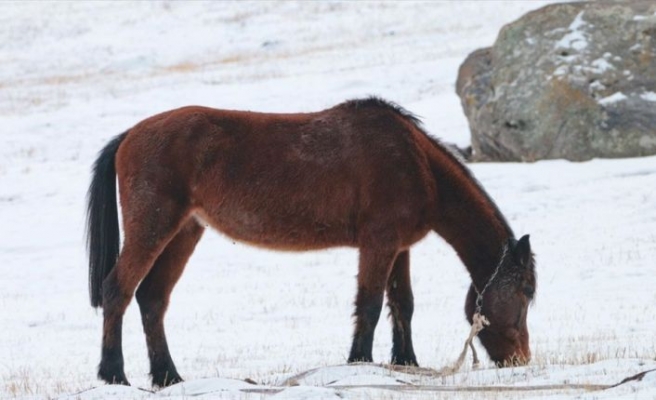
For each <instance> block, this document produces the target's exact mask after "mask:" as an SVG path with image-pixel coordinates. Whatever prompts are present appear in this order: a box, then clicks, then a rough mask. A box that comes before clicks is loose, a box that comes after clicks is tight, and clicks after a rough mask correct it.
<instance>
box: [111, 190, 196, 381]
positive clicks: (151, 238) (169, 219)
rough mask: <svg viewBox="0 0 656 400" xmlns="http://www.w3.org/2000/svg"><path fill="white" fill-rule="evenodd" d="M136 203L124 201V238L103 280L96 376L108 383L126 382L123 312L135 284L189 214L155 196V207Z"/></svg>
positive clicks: (146, 271)
mask: <svg viewBox="0 0 656 400" xmlns="http://www.w3.org/2000/svg"><path fill="white" fill-rule="evenodd" d="M167 203H168V204H167ZM135 205H137V204H135ZM138 205H141V207H134V206H132V207H131V205H130V204H127V205H124V209H123V213H124V215H125V214H126V213H128V212H129V213H130V214H129V218H127V219H126V223H125V226H124V231H125V242H124V244H123V249H122V250H121V254H120V256H119V258H118V262H117V263H116V266H115V267H114V269H112V271H111V272H110V273H109V275H108V276H107V278H105V280H104V281H103V315H104V322H103V340H102V357H101V360H100V366H99V367H98V377H99V378H100V379H102V380H104V381H105V382H107V383H118V384H123V385H129V383H128V380H127V378H126V377H125V372H124V370H123V350H122V343H121V342H122V338H121V334H122V326H123V314H124V313H125V309H126V308H127V306H128V304H129V303H130V300H132V297H133V295H134V292H135V290H136V288H137V285H138V284H139V282H140V281H141V280H142V279H143V278H144V277H145V276H146V275H147V274H148V271H150V269H151V267H152V266H153V263H154V262H155V260H156V259H157V257H158V256H159V255H160V253H161V252H162V250H163V249H164V247H165V246H166V245H167V244H168V242H169V241H170V240H171V239H172V238H173V236H174V235H175V234H176V233H177V231H178V230H179V229H180V226H181V225H182V223H183V221H184V220H185V219H186V218H187V216H188V211H187V210H186V209H185V208H184V207H182V206H180V205H178V204H176V203H175V202H172V201H168V202H167V201H166V200H163V199H160V200H158V202H157V207H155V205H148V206H145V205H143V201H142V202H140V203H139V204H138Z"/></svg>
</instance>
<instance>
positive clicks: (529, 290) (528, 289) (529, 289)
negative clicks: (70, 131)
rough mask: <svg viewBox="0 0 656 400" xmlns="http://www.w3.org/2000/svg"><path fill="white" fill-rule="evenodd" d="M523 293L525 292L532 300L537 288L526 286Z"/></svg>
mask: <svg viewBox="0 0 656 400" xmlns="http://www.w3.org/2000/svg"><path fill="white" fill-rule="evenodd" d="M522 291H523V292H524V294H525V295H526V297H528V298H529V299H532V298H533V295H534V294H535V288H534V287H533V286H531V285H525V286H524V289H522Z"/></svg>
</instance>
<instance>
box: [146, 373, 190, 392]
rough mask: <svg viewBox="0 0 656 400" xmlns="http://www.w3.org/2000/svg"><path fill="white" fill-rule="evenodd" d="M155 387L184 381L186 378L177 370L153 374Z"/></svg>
mask: <svg viewBox="0 0 656 400" xmlns="http://www.w3.org/2000/svg"><path fill="white" fill-rule="evenodd" d="M152 377H153V386H154V387H160V388H164V387H168V386H171V385H175V384H176V383H180V382H184V379H182V378H181V377H180V375H178V373H177V372H165V373H157V374H152Z"/></svg>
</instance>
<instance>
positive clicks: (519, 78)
mask: <svg viewBox="0 0 656 400" xmlns="http://www.w3.org/2000/svg"><path fill="white" fill-rule="evenodd" d="M456 92H457V93H458V95H459V96H460V99H461V102H462V106H463V108H464V111H465V114H466V116H467V118H468V120H469V126H470V129H471V133H472V147H473V151H474V154H473V159H474V160H479V161H485V160H493V161H535V160H540V159H552V158H565V159H568V160H574V161H583V160H589V159H591V158H594V157H634V156H646V155H652V154H656V1H653V0H650V1H621V2H608V1H606V2H601V1H598V2H589V3H588V2H581V3H565V4H553V5H549V6H546V7H544V8H541V9H538V10H536V11H533V12H530V13H528V14H526V15H525V16H523V17H522V18H520V19H519V20H517V21H515V22H513V23H511V24H509V25H506V26H505V27H503V29H502V30H501V32H500V33H499V37H498V38H497V40H496V42H495V43H494V45H493V46H492V47H491V48H486V49H480V50H477V51H475V52H474V53H472V54H471V55H469V57H468V58H467V59H466V60H465V61H464V63H463V64H462V65H461V67H460V71H459V74H458V81H457V83H456Z"/></svg>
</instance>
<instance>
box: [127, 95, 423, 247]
mask: <svg viewBox="0 0 656 400" xmlns="http://www.w3.org/2000/svg"><path fill="white" fill-rule="evenodd" d="M415 134H416V133H413V132H412V127H411V125H409V124H408V123H407V122H406V121H404V120H403V118H400V117H399V116H398V115H397V114H396V113H394V112H393V111H392V110H386V109H379V108H366V109H356V108H353V107H344V106H341V107H340V106H337V107H334V108H331V109H328V110H325V111H321V112H315V113H305V114H265V113H254V112H244V111H226V110H215V109H210V108H204V107H185V108H181V109H177V110H173V111H170V112H167V113H163V114H159V115H156V116H154V117H151V118H149V119H147V120H144V121H142V122H141V123H139V124H138V125H136V126H135V127H134V128H133V129H132V130H131V131H130V133H129V134H128V137H127V138H126V140H125V142H124V143H123V144H122V146H121V148H120V149H119V153H118V154H117V173H118V176H119V185H120V186H121V189H122V190H121V192H122V193H123V192H126V193H136V194H135V195H134V196H133V197H135V198H142V197H143V196H145V195H146V193H147V194H150V195H151V196H154V197H163V198H171V199H173V201H180V202H186V203H188V204H187V205H188V207H190V209H193V210H194V213H195V214H196V215H197V217H199V218H201V219H203V220H205V221H206V222H207V223H209V224H211V225H213V226H214V227H216V228H217V229H218V230H220V231H222V232H224V233H226V234H227V235H229V236H231V237H233V238H235V239H237V240H243V241H246V242H250V243H254V244H259V245H262V246H266V247H278V248H285V249H298V250H303V249H306V248H322V247H330V246H341V245H353V246H357V245H358V241H359V236H360V235H361V233H362V232H361V231H362V230H363V229H369V228H371V229H374V228H373V225H374V223H375V224H378V225H380V226H379V227H378V228H377V229H379V230H386V229H388V230H389V229H391V228H390V226H391V225H400V224H401V225H408V224H410V225H415V226H418V225H421V221H419V220H418V218H419V216H420V215H421V213H422V212H424V209H425V208H427V206H428V203H429V202H430V200H431V199H430V198H431V197H432V195H433V194H432V193H431V188H430V186H431V185H430V182H427V176H428V174H427V169H428V167H427V164H426V160H425V159H423V157H424V156H423V154H422V150H421V146H420V145H419V144H418V143H417V141H416V140H415V139H414V136H413V135H415ZM123 199H124V196H123V195H122V200H123ZM125 201H126V202H129V201H130V200H129V199H125ZM137 201H140V200H137ZM394 229H396V230H397V231H398V230H399V229H398V226H397V227H394ZM424 233H425V232H424ZM405 236H407V235H405ZM408 240H411V239H409V238H405V239H403V240H402V241H408ZM412 240H416V238H412Z"/></svg>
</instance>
